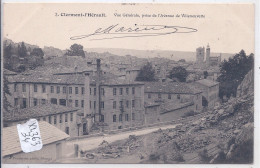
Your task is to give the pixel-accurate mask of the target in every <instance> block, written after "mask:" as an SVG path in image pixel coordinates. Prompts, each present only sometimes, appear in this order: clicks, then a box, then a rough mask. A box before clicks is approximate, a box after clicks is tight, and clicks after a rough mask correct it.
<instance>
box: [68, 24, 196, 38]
mask: <svg viewBox="0 0 260 168" xmlns="http://www.w3.org/2000/svg"><path fill="white" fill-rule="evenodd" d="M197 31H198V30H197V29H195V28H191V27H182V26H167V25H137V24H134V26H132V27H125V26H120V25H119V24H113V25H110V26H108V27H106V28H98V29H97V30H96V31H95V32H94V33H91V34H85V35H78V36H73V37H70V39H71V40H79V39H84V38H89V39H90V40H105V39H115V38H128V37H148V36H162V35H169V34H173V33H194V32H197Z"/></svg>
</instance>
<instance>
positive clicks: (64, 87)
mask: <svg viewBox="0 0 260 168" xmlns="http://www.w3.org/2000/svg"><path fill="white" fill-rule="evenodd" d="M62 93H64V94H66V93H67V88H66V86H63V87H62Z"/></svg>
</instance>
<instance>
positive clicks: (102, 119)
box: [100, 114, 105, 122]
mask: <svg viewBox="0 0 260 168" xmlns="http://www.w3.org/2000/svg"><path fill="white" fill-rule="evenodd" d="M104 121H105V116H104V115H103V114H101V116H100V122H104Z"/></svg>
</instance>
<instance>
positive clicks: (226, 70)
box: [217, 50, 254, 99]
mask: <svg viewBox="0 0 260 168" xmlns="http://www.w3.org/2000/svg"><path fill="white" fill-rule="evenodd" d="M253 66H254V54H252V53H251V54H250V55H248V56H247V55H246V53H245V51H244V50H241V51H240V52H239V53H238V54H236V55H235V56H234V57H233V58H229V60H228V61H227V60H224V61H223V62H222V63H221V65H220V76H219V77H218V79H217V80H218V82H219V83H220V84H219V97H220V98H221V99H223V96H224V95H225V96H227V97H228V98H229V97H230V96H231V95H233V96H236V91H237V87H238V85H239V84H240V83H241V82H242V80H243V79H244V77H245V75H246V74H247V73H248V72H249V71H250V70H251V69H252V68H253Z"/></svg>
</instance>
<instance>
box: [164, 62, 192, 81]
mask: <svg viewBox="0 0 260 168" xmlns="http://www.w3.org/2000/svg"><path fill="white" fill-rule="evenodd" d="M187 76H188V72H187V70H186V69H185V68H183V67H181V66H178V67H173V68H172V70H171V71H170V75H169V76H168V77H169V78H171V79H174V78H177V79H178V80H179V81H180V82H186V78H187Z"/></svg>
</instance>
